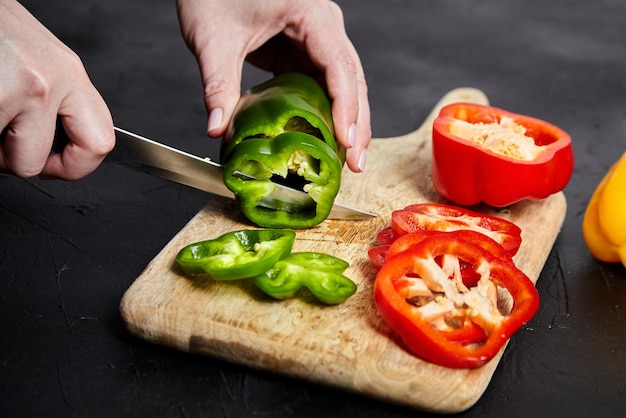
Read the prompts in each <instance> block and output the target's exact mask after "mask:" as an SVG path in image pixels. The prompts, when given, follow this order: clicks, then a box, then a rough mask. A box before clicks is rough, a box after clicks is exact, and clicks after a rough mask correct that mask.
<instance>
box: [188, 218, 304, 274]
mask: <svg viewBox="0 0 626 418" xmlns="http://www.w3.org/2000/svg"><path fill="white" fill-rule="evenodd" d="M295 239H296V233H295V232H294V231H291V230H276V229H264V230H256V229H246V230H241V231H232V232H228V233H226V234H224V235H221V236H219V237H217V238H215V239H211V240H208V241H201V242H196V243H193V244H189V245H187V246H185V247H184V248H182V249H181V250H180V251H179V252H178V254H177V255H176V262H177V263H178V264H179V265H180V266H181V267H182V268H183V270H185V272H186V273H189V274H202V273H207V274H208V275H209V276H211V277H212V278H213V279H215V280H238V279H245V278H250V277H254V276H257V275H259V274H262V273H264V272H266V271H267V270H269V269H270V268H272V266H274V265H275V264H276V262H277V261H278V260H280V259H281V258H283V257H286V256H287V255H288V254H290V253H291V249H292V248H293V244H294V241H295Z"/></svg>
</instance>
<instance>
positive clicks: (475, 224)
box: [391, 203, 522, 256]
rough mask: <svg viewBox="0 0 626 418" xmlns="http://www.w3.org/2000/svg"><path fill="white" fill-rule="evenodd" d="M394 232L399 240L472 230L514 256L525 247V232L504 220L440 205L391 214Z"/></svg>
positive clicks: (423, 204) (403, 210) (416, 206)
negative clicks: (429, 232)
mask: <svg viewBox="0 0 626 418" xmlns="http://www.w3.org/2000/svg"><path fill="white" fill-rule="evenodd" d="M391 228H392V230H393V233H394V236H395V237H396V239H397V238H398V237H400V236H402V235H405V234H408V233H410V232H415V231H418V230H424V229H428V230H434V231H447V232H449V231H457V230H472V231H476V232H480V233H482V234H484V235H487V236H488V237H489V238H491V239H493V240H494V241H496V242H497V243H499V244H500V245H502V247H504V249H505V250H506V251H508V253H509V254H510V255H511V256H514V255H515V254H516V253H517V251H518V249H519V247H520V245H521V243H522V230H521V229H520V228H519V227H518V226H517V225H515V224H514V223H513V222H510V221H508V220H506V219H504V218H500V217H497V216H490V215H485V214H482V213H478V212H474V211H471V210H469V209H465V208H460V207H456V206H449V205H443V204H437V203H418V204H414V205H409V206H407V207H405V208H404V209H402V210H397V211H394V212H392V214H391Z"/></svg>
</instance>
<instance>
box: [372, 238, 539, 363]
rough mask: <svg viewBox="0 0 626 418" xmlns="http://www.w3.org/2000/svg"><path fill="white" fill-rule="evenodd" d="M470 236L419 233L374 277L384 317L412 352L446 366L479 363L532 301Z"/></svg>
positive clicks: (519, 281) (525, 283)
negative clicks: (418, 238)
mask: <svg viewBox="0 0 626 418" xmlns="http://www.w3.org/2000/svg"><path fill="white" fill-rule="evenodd" d="M485 239H486V238H485ZM474 242H475V241H468V240H466V239H463V238H460V237H456V238H454V239H451V238H450V236H449V234H445V233H439V234H435V235H433V236H430V237H426V238H424V239H423V240H421V241H420V242H419V243H417V244H416V245H413V246H411V247H410V248H409V249H408V250H406V251H403V252H401V253H400V254H398V255H396V256H394V257H392V258H389V259H387V261H386V262H385V263H384V265H383V266H382V268H381V269H380V270H379V272H378V274H377V276H376V282H375V285H374V300H375V303H376V307H377V309H378V311H379V312H380V314H381V316H382V318H383V319H384V321H385V322H386V323H387V324H388V325H389V326H390V327H391V328H392V329H393V330H394V331H395V332H396V333H397V334H398V335H399V336H400V337H401V338H402V340H403V341H404V343H405V344H406V346H407V347H408V349H409V350H410V351H411V352H413V353H414V354H416V355H417V356H419V357H421V358H422V359H424V360H427V361H429V362H432V363H435V364H439V365H442V366H445V367H452V368H476V367H480V366H482V365H484V364H485V363H486V362H488V361H489V360H490V359H492V358H493V357H494V356H495V355H496V354H497V353H498V352H499V351H500V349H501V348H502V347H503V346H504V344H505V343H506V342H507V341H508V339H509V338H510V337H511V336H512V335H513V334H514V333H515V332H517V330H518V329H519V328H520V327H521V326H522V325H523V324H524V323H526V322H527V321H528V320H530V319H531V318H532V316H533V315H534V314H535V312H536V311H537V308H538V306H539V295H538V293H537V290H536V288H535V286H534V284H533V282H532V281H531V280H530V279H529V278H528V277H527V276H526V275H525V274H524V273H523V272H522V271H521V270H519V269H517V268H516V267H515V265H514V264H513V263H511V262H508V261H507V260H502V259H499V258H497V257H495V256H494V255H492V254H490V253H489V251H488V250H486V249H484V248H481V247H480V246H479V245H476V244H475V243H474ZM462 269H471V270H472V271H473V272H474V275H473V277H475V278H473V279H470V277H471V276H469V275H466V274H464V273H462V271H461V270H462Z"/></svg>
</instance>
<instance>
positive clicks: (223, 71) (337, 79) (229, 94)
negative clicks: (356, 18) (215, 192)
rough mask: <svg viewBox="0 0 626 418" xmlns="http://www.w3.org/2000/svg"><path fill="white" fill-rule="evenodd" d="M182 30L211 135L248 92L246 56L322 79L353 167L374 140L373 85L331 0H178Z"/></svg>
mask: <svg viewBox="0 0 626 418" xmlns="http://www.w3.org/2000/svg"><path fill="white" fill-rule="evenodd" d="M177 3H178V15H179V20H180V24H181V29H182V33H183V36H184V38H185V41H186V42H187V45H188V46H189V48H190V49H191V51H192V52H193V53H194V55H195V56H196V59H197V60H198V64H199V67H200V72H201V76H202V82H203V85H204V100H205V104H206V107H207V112H208V113H209V118H208V119H209V120H208V126H207V133H208V135H209V136H211V137H219V136H221V135H223V134H224V133H225V131H226V128H227V126H228V123H229V121H230V119H231V117H232V114H233V110H234V108H235V106H236V104H237V101H238V100H239V97H240V96H241V73H242V70H243V63H244V60H248V61H249V62H251V63H252V64H254V65H257V66H259V67H260V68H262V69H265V70H268V71H271V72H273V73H274V74H281V73H285V72H290V71H298V72H303V73H306V74H309V75H311V76H313V77H314V78H316V79H317V80H318V82H320V83H321V84H322V85H323V86H325V87H326V88H327V90H328V94H329V96H330V99H331V100H332V112H333V120H334V124H335V134H336V136H337V140H338V141H339V143H340V144H341V145H343V146H344V147H346V148H347V155H346V162H347V164H348V167H349V168H350V169H351V170H352V171H354V172H360V171H362V170H363V167H364V165H365V155H366V151H365V150H366V148H367V146H368V144H369V141H370V139H371V126H370V108H369V102H368V98H367V84H366V81H365V75H364V74H363V68H362V66H361V62H360V60H359V57H358V54H357V52H356V50H355V48H354V46H353V45H352V43H351V42H350V40H349V39H348V36H347V34H346V32H345V28H344V22H343V15H342V12H341V9H340V8H339V6H338V5H337V4H335V3H334V2H332V1H329V0H306V1H300V0H298V1H296V0H271V1H269V2H268V1H266V2H259V1H254V0H177Z"/></svg>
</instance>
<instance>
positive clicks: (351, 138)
mask: <svg viewBox="0 0 626 418" xmlns="http://www.w3.org/2000/svg"><path fill="white" fill-rule="evenodd" d="M355 141H356V125H355V124H354V123H353V124H352V125H350V127H349V128H348V143H349V144H350V146H351V147H353V146H354V142H355Z"/></svg>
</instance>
